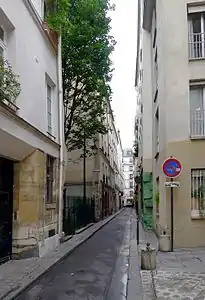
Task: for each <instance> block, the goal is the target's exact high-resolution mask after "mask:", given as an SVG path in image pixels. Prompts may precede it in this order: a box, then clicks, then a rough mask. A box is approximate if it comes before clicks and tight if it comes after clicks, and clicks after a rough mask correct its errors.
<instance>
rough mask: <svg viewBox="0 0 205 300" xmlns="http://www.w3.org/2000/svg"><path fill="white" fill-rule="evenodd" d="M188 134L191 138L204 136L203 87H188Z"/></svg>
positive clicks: (204, 101)
mask: <svg viewBox="0 0 205 300" xmlns="http://www.w3.org/2000/svg"><path fill="white" fill-rule="evenodd" d="M190 135H191V138H202V137H204V136H205V87H203V86H201V87H200V86H198V87H197V86H192V87H190Z"/></svg>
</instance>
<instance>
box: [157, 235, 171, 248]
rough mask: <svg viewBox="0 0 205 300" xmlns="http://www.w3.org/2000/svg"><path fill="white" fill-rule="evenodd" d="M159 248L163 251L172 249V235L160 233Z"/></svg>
mask: <svg viewBox="0 0 205 300" xmlns="http://www.w3.org/2000/svg"><path fill="white" fill-rule="evenodd" d="M159 250H160V251H162V252H169V251H171V239H170V235H165V234H164V235H160V236H159Z"/></svg>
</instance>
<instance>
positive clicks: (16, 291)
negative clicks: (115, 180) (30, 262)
mask: <svg viewBox="0 0 205 300" xmlns="http://www.w3.org/2000/svg"><path fill="white" fill-rule="evenodd" d="M124 209H125V208H122V209H121V210H119V211H118V212H117V213H115V214H114V215H112V216H109V217H108V218H107V219H104V220H102V221H100V222H98V223H95V224H93V225H92V227H94V226H95V225H99V226H96V228H94V230H93V231H91V232H88V234H87V236H85V237H83V238H82V240H79V241H77V242H76V244H74V246H73V247H72V248H71V249H69V250H68V251H67V252H66V253H63V254H62V256H61V255H58V257H57V259H55V258H53V262H51V263H50V265H48V266H46V267H43V268H42V269H41V270H40V271H39V272H38V274H35V275H34V276H30V278H29V275H31V273H30V274H28V276H27V278H28V279H27V280H25V282H24V283H23V282H21V285H19V284H18V285H17V286H14V287H11V289H10V291H9V292H7V293H5V294H4V295H3V296H0V300H15V299H16V298H17V297H18V296H19V295H20V294H21V293H23V292H24V291H25V290H26V289H27V288H28V287H29V286H31V285H32V284H33V283H34V282H36V281H37V280H38V279H39V278H40V277H42V276H43V275H44V274H45V273H47V272H48V271H49V270H50V269H51V268H52V267H54V266H55V265H56V264H57V263H59V262H61V261H62V260H63V259H65V258H66V257H67V256H69V255H70V254H71V253H72V252H73V251H74V250H75V249H76V248H78V247H79V246H80V245H82V244H83V243H85V242H86V241H87V240H89V239H90V238H91V237H92V236H93V235H94V234H95V233H96V232H98V231H99V230H100V229H101V228H102V227H104V226H105V225H106V224H108V223H109V222H111V221H112V220H113V219H114V218H116V217H117V216H118V215H119V214H120V213H121V212H122V211H123V210H124ZM99 223H100V224H99ZM90 228H91V227H89V228H88V229H90ZM88 229H87V230H88ZM85 233H86V230H85V231H83V232H82V234H85ZM80 235H81V234H77V236H80ZM69 241H70V240H69ZM69 241H67V242H69ZM63 244H66V242H65V243H63Z"/></svg>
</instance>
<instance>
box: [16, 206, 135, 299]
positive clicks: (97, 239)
mask: <svg viewBox="0 0 205 300" xmlns="http://www.w3.org/2000/svg"><path fill="white" fill-rule="evenodd" d="M131 218H132V214H130V209H129V208H127V209H125V210H124V211H123V212H122V213H121V214H119V215H118V216H117V217H116V218H114V219H113V220H112V221H111V222H110V223H109V224H107V225H106V226H104V227H103V228H102V229H101V230H100V231H98V232H97V233H96V234H95V235H94V236H93V237H91V238H90V239H88V240H87V241H86V242H85V243H84V244H82V245H81V246H80V247H79V248H77V249H76V250H74V251H73V253H72V254H71V255H69V256H67V258H65V259H64V260H62V261H61V262H60V263H58V264H57V265H56V266H55V267H53V268H52V269H51V270H50V271H48V272H47V273H46V274H45V275H44V276H43V277H41V278H40V279H39V280H38V281H37V282H35V283H34V284H33V285H32V286H31V287H29V288H28V289H27V290H26V291H25V292H23V293H22V294H21V295H20V296H19V297H18V298H16V299H17V300H36V299H44V300H47V299H49V300H58V299H61V300H63V299H67V300H68V299H72V300H74V299H78V300H80V299H107V300H111V299H112V300H115V299H116V300H120V299H122V300H123V299H125V297H126V291H127V280H128V264H129V248H130V245H129V244H130V238H131V235H130V232H131ZM135 241H136V240H135Z"/></svg>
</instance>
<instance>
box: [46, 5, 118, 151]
mask: <svg viewBox="0 0 205 300" xmlns="http://www.w3.org/2000/svg"><path fill="white" fill-rule="evenodd" d="M57 7H58V9H57V14H53V16H52V15H50V16H49V18H48V20H49V24H50V25H51V26H54V29H56V30H59V28H60V26H61V35H62V67H63V98H64V108H65V141H66V145H67V148H68V150H69V151H72V150H74V149H81V148H82V147H83V140H84V137H85V138H86V139H89V140H91V139H93V138H94V137H95V136H96V134H97V133H102V134H104V133H106V132H107V130H108V128H107V125H106V124H105V112H106V107H107V102H108V101H110V98H111V88H110V84H109V83H110V80H111V73H112V68H111V61H110V58H109V56H110V53H111V52H112V50H113V47H114V44H115V41H114V40H113V37H112V36H110V33H109V32H110V21H111V20H110V18H109V17H108V11H109V10H111V9H112V7H111V5H110V3H109V0H59V1H58V4H57ZM65 7H66V9H65ZM61 19H62V22H61V21H60V22H59V20H61Z"/></svg>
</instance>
